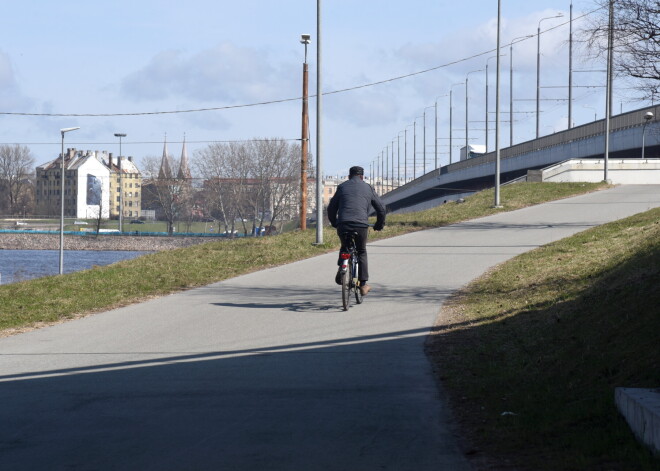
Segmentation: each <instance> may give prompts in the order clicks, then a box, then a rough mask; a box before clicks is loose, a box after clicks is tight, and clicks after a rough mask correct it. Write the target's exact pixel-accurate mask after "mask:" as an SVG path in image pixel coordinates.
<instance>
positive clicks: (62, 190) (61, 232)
mask: <svg viewBox="0 0 660 471" xmlns="http://www.w3.org/2000/svg"><path fill="white" fill-rule="evenodd" d="M76 129H80V128H79V127H75V128H64V129H60V133H62V166H61V167H60V275H62V274H64V134H65V133H67V132H70V131H75V130H76Z"/></svg>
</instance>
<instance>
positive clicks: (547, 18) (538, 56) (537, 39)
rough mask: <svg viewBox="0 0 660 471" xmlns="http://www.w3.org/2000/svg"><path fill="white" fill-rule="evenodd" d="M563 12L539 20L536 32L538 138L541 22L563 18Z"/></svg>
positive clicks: (537, 130) (537, 131) (537, 124)
mask: <svg viewBox="0 0 660 471" xmlns="http://www.w3.org/2000/svg"><path fill="white" fill-rule="evenodd" d="M562 16H564V14H563V13H559V14H557V15H555V16H548V17H545V18H541V19H540V20H539V26H538V28H537V33H536V138H537V139H538V138H539V123H540V121H539V118H540V117H539V111H540V110H539V103H540V101H541V22H542V21H545V20H550V19H552V18H561V17H562Z"/></svg>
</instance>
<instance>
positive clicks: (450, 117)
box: [449, 82, 463, 165]
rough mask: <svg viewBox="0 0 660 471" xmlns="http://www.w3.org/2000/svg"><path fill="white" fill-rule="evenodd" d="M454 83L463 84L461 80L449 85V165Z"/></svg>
mask: <svg viewBox="0 0 660 471" xmlns="http://www.w3.org/2000/svg"><path fill="white" fill-rule="evenodd" d="M455 85H463V82H458V83H454V84H452V85H451V86H450V87H449V165H451V152H452V147H453V146H452V139H451V137H452V134H451V133H452V130H451V129H452V115H453V109H454V108H453V100H452V97H453V95H454V86H455Z"/></svg>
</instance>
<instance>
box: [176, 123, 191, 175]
mask: <svg viewBox="0 0 660 471" xmlns="http://www.w3.org/2000/svg"><path fill="white" fill-rule="evenodd" d="M177 178H179V179H181V180H186V181H188V182H190V179H191V178H192V174H191V173H190V163H189V162H188V151H187V149H186V133H183V148H182V149H181V162H180V164H179V173H178V175H177Z"/></svg>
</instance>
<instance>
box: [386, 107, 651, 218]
mask: <svg viewBox="0 0 660 471" xmlns="http://www.w3.org/2000/svg"><path fill="white" fill-rule="evenodd" d="M648 112H651V113H653V116H654V117H653V119H651V120H648V121H647V120H646V119H645V118H644V116H645V115H646V114H647V113H648ZM659 112H660V106H650V107H646V108H641V109H638V110H635V111H630V112H627V113H623V114H620V115H616V116H613V117H612V118H610V150H609V158H608V164H609V165H608V170H611V171H608V179H609V180H612V182H613V183H637V184H658V183H660V171H659V170H660V160H658V158H660V121H659V119H658V113H659ZM642 134H644V140H645V146H644V148H645V149H644V154H645V155H644V157H645V159H644V160H643V161H642V160H641V157H642ZM604 136H605V120H599V121H594V122H593V123H589V124H585V125H582V126H577V127H574V128H571V129H567V130H565V131H561V132H558V133H555V134H551V135H548V136H544V137H541V138H539V139H534V140H531V141H527V142H523V143H520V144H516V145H514V146H511V147H506V148H503V149H501V150H500V169H501V171H500V181H501V183H507V182H510V181H513V180H515V179H517V178H521V177H526V176H527V174H528V172H529V171H530V170H531V171H535V170H536V171H538V170H541V169H546V168H549V167H555V166H557V165H558V164H560V163H562V162H565V164H564V165H563V167H562V171H561V172H557V171H555V172H554V173H553V174H552V178H551V176H550V173H547V172H544V173H542V174H538V173H536V175H535V177H536V178H544V177H547V178H546V180H550V181H571V180H573V181H601V180H603V175H604V154H605V138H604ZM495 159H496V155H495V152H489V153H487V154H483V155H480V156H478V157H473V158H470V159H467V160H462V161H460V162H456V163H453V164H450V165H446V166H444V167H441V168H438V169H435V170H433V171H431V172H429V173H427V174H425V175H422V176H421V177H419V178H417V179H415V180H413V181H411V182H409V183H407V184H405V185H403V186H401V187H399V188H396V189H394V190H393V191H390V192H388V193H386V194H385V195H383V202H384V203H385V204H386V205H387V206H388V208H389V210H391V211H401V210H406V209H407V210H411V209H415V210H417V209H424V208H425V207H431V206H437V205H438V204H441V203H443V202H444V201H448V200H452V199H457V198H460V197H462V196H464V195H465V194H469V193H471V192H475V191H480V190H483V189H485V188H489V187H492V186H494V182H495ZM587 170H588V171H587ZM576 172H577V173H576ZM560 173H561V174H562V176H561V177H558V175H559V174H560ZM578 173H579V177H578V176H577V174H578ZM576 178H577V179H579V180H574V179H576Z"/></svg>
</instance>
